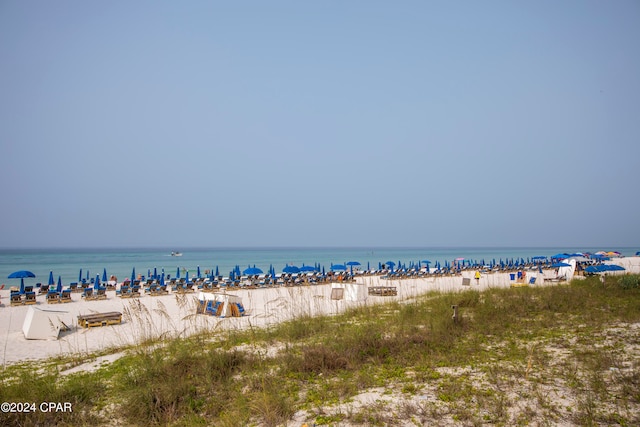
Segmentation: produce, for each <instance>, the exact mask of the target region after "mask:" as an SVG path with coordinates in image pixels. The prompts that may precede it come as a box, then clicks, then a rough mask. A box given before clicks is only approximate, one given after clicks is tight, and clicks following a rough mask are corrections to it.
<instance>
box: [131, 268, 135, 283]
mask: <svg viewBox="0 0 640 427" xmlns="http://www.w3.org/2000/svg"><path fill="white" fill-rule="evenodd" d="M135 280H136V268H135V267H133V270H131V283H134V282H135Z"/></svg>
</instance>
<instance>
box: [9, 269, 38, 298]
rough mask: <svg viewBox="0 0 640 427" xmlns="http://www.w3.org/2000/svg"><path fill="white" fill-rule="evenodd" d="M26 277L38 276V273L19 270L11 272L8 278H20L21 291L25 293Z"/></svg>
mask: <svg viewBox="0 0 640 427" xmlns="http://www.w3.org/2000/svg"><path fill="white" fill-rule="evenodd" d="M25 277H36V275H35V274H33V273H32V272H30V271H27V270H19V271H14V272H13V273H11V274H10V275H9V276H7V279H20V293H21V294H24V278H25Z"/></svg>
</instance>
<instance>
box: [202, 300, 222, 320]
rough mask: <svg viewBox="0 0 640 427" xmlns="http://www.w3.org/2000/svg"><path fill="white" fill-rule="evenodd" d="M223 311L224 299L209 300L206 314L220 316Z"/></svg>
mask: <svg viewBox="0 0 640 427" xmlns="http://www.w3.org/2000/svg"><path fill="white" fill-rule="evenodd" d="M221 312H222V301H207V308H206V309H205V313H206V314H210V315H211V316H219V315H220V313H221Z"/></svg>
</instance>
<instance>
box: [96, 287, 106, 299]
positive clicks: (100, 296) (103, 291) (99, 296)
mask: <svg viewBox="0 0 640 427" xmlns="http://www.w3.org/2000/svg"><path fill="white" fill-rule="evenodd" d="M95 299H97V300H99V299H107V288H99V289H98V291H97V292H96V295H95Z"/></svg>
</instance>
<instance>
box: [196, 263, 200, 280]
mask: <svg viewBox="0 0 640 427" xmlns="http://www.w3.org/2000/svg"><path fill="white" fill-rule="evenodd" d="M196 274H197V275H198V279H199V278H200V266H198V269H197V272H196Z"/></svg>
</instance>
